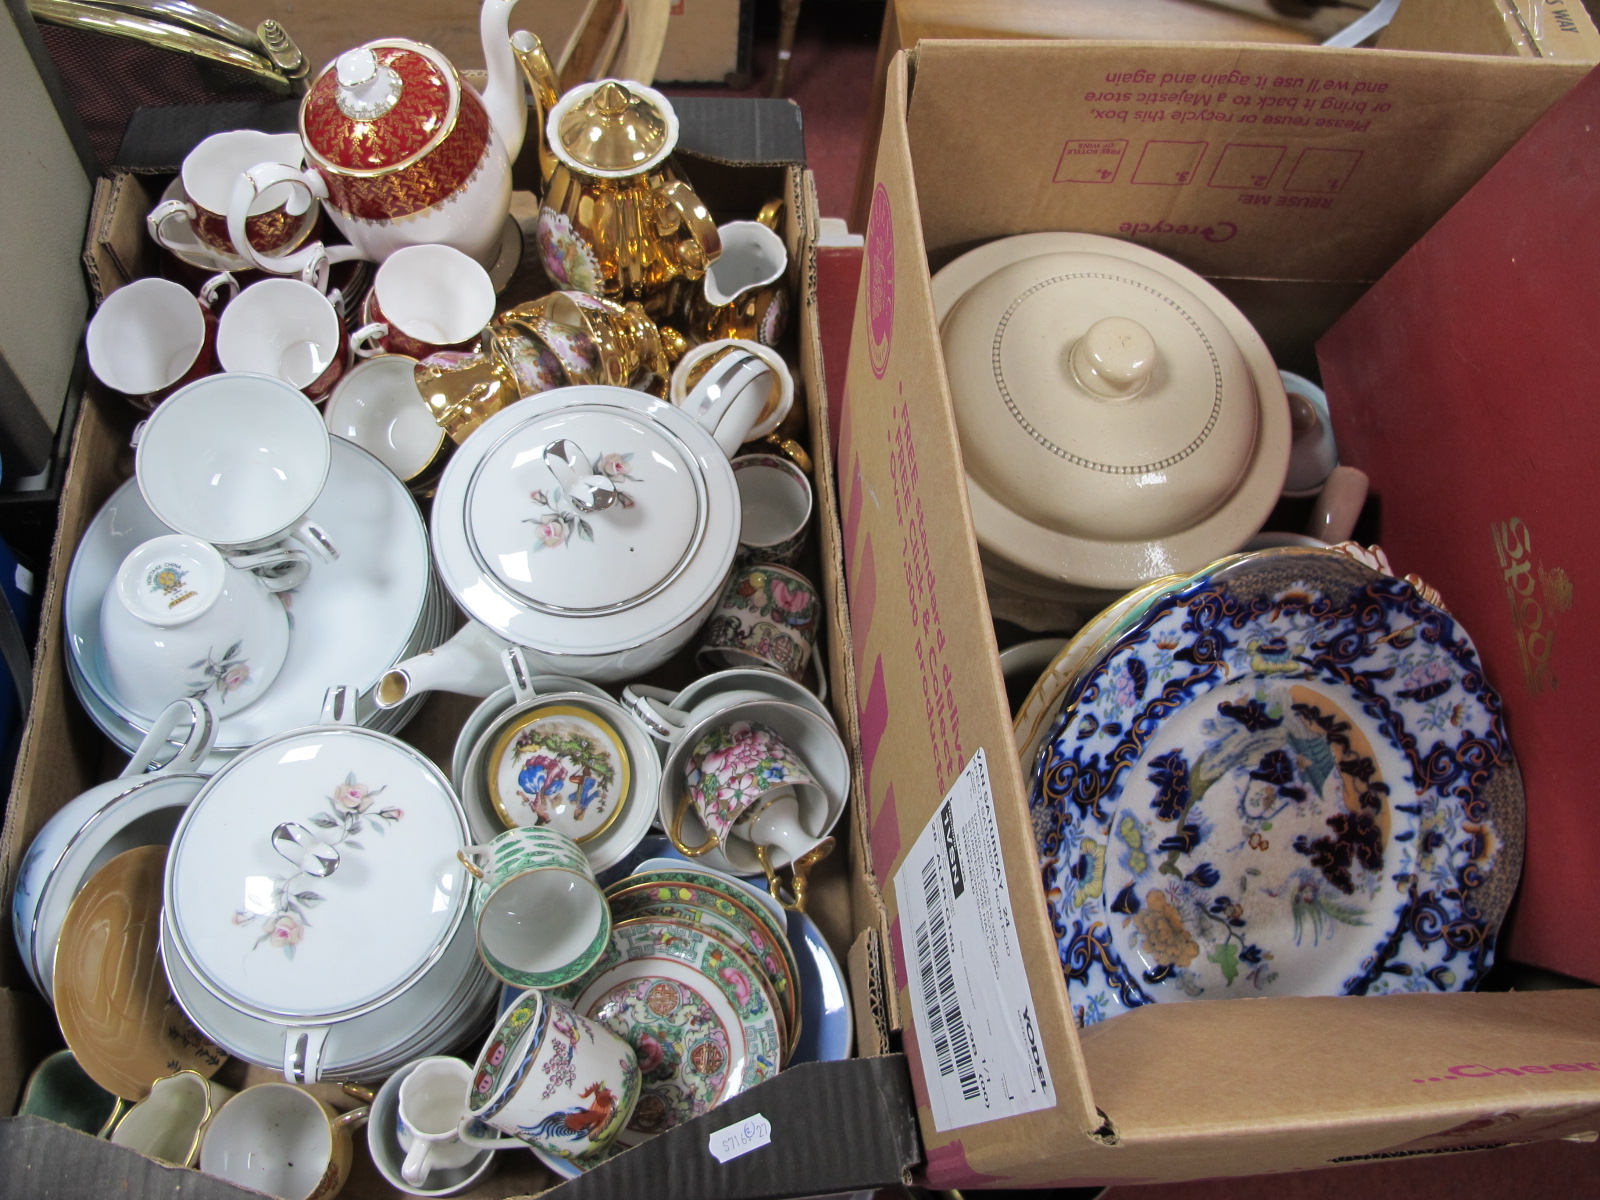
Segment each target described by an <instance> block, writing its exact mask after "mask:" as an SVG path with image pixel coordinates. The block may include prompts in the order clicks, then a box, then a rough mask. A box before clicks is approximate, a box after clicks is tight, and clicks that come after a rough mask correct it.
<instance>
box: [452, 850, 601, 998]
mask: <svg viewBox="0 0 1600 1200" xmlns="http://www.w3.org/2000/svg"><path fill="white" fill-rule="evenodd" d="M456 853H457V855H458V856H459V857H460V859H461V862H462V865H464V866H465V867H466V868H467V870H468V871H470V872H471V873H472V875H473V876H474V877H475V880H476V882H475V883H474V885H473V890H472V914H473V919H474V921H475V922H476V924H477V937H478V956H479V957H480V958H482V959H483V962H484V965H485V966H487V967H488V968H489V970H490V971H492V972H494V974H495V975H497V976H498V977H499V978H501V979H503V980H505V981H506V982H507V983H509V984H512V985H513V986H515V987H521V988H551V987H558V986H560V985H561V984H563V983H570V982H571V981H572V980H574V979H576V978H578V977H579V976H580V975H582V974H584V972H586V971H587V970H588V969H589V968H590V967H592V966H593V965H594V964H595V962H596V961H597V960H598V959H599V958H600V955H601V954H602V953H603V952H604V951H605V948H606V943H607V941H608V940H609V938H610V936H611V910H610V908H609V907H608V906H607V905H606V900H605V896H604V894H603V893H602V892H601V890H600V885H599V884H598V883H596V882H595V876H594V868H593V867H592V866H590V864H589V860H588V858H587V857H585V855H584V853H583V851H582V850H580V849H579V848H578V845H577V843H576V842H574V841H573V840H572V839H571V838H569V837H568V836H567V835H566V834H564V833H558V832H557V831H555V830H553V829H548V828H519V829H508V830H506V831H505V832H504V833H502V834H499V835H498V836H496V837H495V838H494V840H493V841H490V842H487V843H485V844H483V845H478V846H466V847H464V848H462V849H461V850H458V851H457V852H456Z"/></svg>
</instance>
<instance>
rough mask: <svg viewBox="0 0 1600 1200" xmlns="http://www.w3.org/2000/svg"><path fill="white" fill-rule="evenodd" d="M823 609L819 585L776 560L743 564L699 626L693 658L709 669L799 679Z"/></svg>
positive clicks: (802, 673) (811, 646)
mask: <svg viewBox="0 0 1600 1200" xmlns="http://www.w3.org/2000/svg"><path fill="white" fill-rule="evenodd" d="M821 613H822V601H821V598H820V597H819V596H818V595H817V589H816V588H815V587H813V586H812V583H811V581H810V580H809V579H807V578H806V577H805V576H804V575H802V574H800V572H798V571H796V570H793V569H792V568H790V567H785V566H780V565H778V564H776V563H751V564H749V565H746V566H742V567H740V568H738V569H737V570H735V571H734V573H733V577H732V578H731V579H729V580H728V586H727V589H726V590H725V591H724V592H723V593H722V599H721V600H719V601H717V607H716V609H715V610H714V611H713V612H712V614H711V617H710V619H709V620H707V621H706V623H705V625H704V626H703V627H702V628H701V630H700V646H699V649H698V650H697V651H696V657H697V658H698V659H699V662H700V665H701V666H702V667H705V668H706V669H708V670H713V671H715V670H721V669H722V668H724V667H765V668H766V669H768V670H771V671H778V672H780V673H781V674H784V675H787V676H788V677H789V678H790V679H793V680H794V681H795V682H796V683H802V682H804V681H805V677H806V665H807V664H808V663H809V662H810V661H811V651H812V648H813V646H815V644H816V640H817V618H818V617H819V616H820V615H821Z"/></svg>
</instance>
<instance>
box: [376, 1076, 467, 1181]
mask: <svg viewBox="0 0 1600 1200" xmlns="http://www.w3.org/2000/svg"><path fill="white" fill-rule="evenodd" d="M471 1086H472V1068H471V1067H469V1066H468V1065H467V1064H466V1063H464V1062H462V1061H461V1060H460V1059H459V1058H448V1057H444V1056H440V1057H436V1058H425V1059H423V1060H421V1061H420V1062H418V1063H417V1064H416V1065H415V1066H414V1067H413V1068H412V1070H411V1073H410V1074H409V1075H407V1076H406V1077H405V1079H404V1080H403V1081H402V1082H401V1084H400V1095H399V1105H398V1109H397V1115H398V1118H399V1119H398V1122H397V1124H396V1133H397V1135H398V1136H399V1139H400V1144H401V1146H403V1147H404V1148H405V1151H406V1157H405V1162H404V1163H403V1164H401V1167H400V1175H401V1178H403V1179H404V1180H405V1181H406V1182H407V1183H409V1184H410V1185H411V1186H412V1187H422V1186H423V1184H424V1183H425V1182H426V1181H427V1178H428V1175H429V1173H430V1172H433V1171H450V1170H455V1169H456V1168H458V1167H464V1166H466V1165H467V1164H468V1163H469V1162H471V1161H472V1160H473V1159H474V1158H476V1157H477V1156H478V1155H480V1154H482V1153H483V1151H482V1150H481V1149H480V1148H479V1147H477V1146H473V1145H469V1144H468V1143H466V1142H464V1141H462V1140H461V1134H460V1132H459V1131H458V1130H457V1128H456V1127H457V1126H458V1125H459V1124H460V1122H461V1114H462V1113H464V1112H465V1111H466V1108H467V1089H468V1088H470V1087H471Z"/></svg>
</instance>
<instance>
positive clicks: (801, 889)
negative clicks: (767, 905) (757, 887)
mask: <svg viewBox="0 0 1600 1200" xmlns="http://www.w3.org/2000/svg"><path fill="white" fill-rule="evenodd" d="M835 844H836V842H835V840H834V839H833V838H832V837H825V838H823V839H822V840H821V841H820V842H818V843H817V844H816V845H815V846H813V847H811V849H809V850H807V851H806V852H805V853H804V854H802V855H801V856H800V857H799V858H797V859H795V860H794V861H793V862H792V863H789V864H788V868H789V874H790V876H791V878H792V880H793V884H792V886H791V887H790V888H789V895H788V896H785V895H784V887H783V881H782V880H781V879H779V878H778V872H779V871H780V870H782V868H781V867H774V866H773V865H772V850H771V847H769V846H767V845H766V844H765V843H763V842H757V843H756V861H758V862H759V863H760V864H761V869H762V870H763V871H765V872H766V873H767V891H768V892H770V893H771V894H772V898H773V899H774V900H776V901H777V902H778V903H779V904H781V905H783V907H784V908H786V909H788V910H789V911H790V912H797V913H803V912H805V910H806V877H807V875H808V874H809V873H810V871H811V868H812V867H814V866H816V865H817V864H818V863H819V862H821V861H822V860H823V859H825V858H827V857H828V855H830V854H832V853H833V848H834V845H835Z"/></svg>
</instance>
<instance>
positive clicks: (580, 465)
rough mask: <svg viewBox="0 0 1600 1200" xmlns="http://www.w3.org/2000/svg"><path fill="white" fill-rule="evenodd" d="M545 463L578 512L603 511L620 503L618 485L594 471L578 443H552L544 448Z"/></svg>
mask: <svg viewBox="0 0 1600 1200" xmlns="http://www.w3.org/2000/svg"><path fill="white" fill-rule="evenodd" d="M544 465H545V466H547V467H549V468H550V473H551V474H552V475H554V476H555V477H556V482H557V483H559V484H560V485H561V490H562V491H564V492H565V493H566V494H567V497H568V498H569V499H570V500H571V501H572V507H573V508H575V509H577V510H578V511H579V512H581V513H594V512H600V511H601V510H603V509H607V508H610V507H611V506H612V505H613V504H615V503H616V502H617V489H616V487H615V486H614V485H613V484H612V482H611V481H610V480H609V479H607V478H606V477H605V476H604V475H601V474H598V473H596V472H595V470H594V468H593V467H592V466H591V465H590V460H589V459H588V458H587V457H585V455H584V453H583V450H582V449H581V448H580V447H579V446H578V444H577V443H576V442H571V441H568V440H567V439H566V438H562V439H561V440H560V441H558V442H551V443H550V444H549V445H548V446H546V447H545V450H544Z"/></svg>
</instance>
